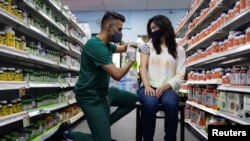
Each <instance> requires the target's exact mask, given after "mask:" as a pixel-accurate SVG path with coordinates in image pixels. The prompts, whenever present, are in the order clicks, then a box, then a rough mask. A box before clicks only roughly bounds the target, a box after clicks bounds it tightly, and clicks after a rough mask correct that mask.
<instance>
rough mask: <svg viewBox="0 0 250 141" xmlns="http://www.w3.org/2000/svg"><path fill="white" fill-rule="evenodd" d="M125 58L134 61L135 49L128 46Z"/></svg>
mask: <svg viewBox="0 0 250 141" xmlns="http://www.w3.org/2000/svg"><path fill="white" fill-rule="evenodd" d="M126 53H127V59H128V60H130V61H136V49H135V48H133V47H130V46H128V48H127V52H126Z"/></svg>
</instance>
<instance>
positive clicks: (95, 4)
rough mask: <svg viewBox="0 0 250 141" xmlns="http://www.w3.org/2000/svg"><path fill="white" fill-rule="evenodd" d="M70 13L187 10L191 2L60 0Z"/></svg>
mask: <svg viewBox="0 0 250 141" xmlns="http://www.w3.org/2000/svg"><path fill="white" fill-rule="evenodd" d="M61 1H62V3H63V4H64V5H68V6H69V9H70V10H71V11H106V10H159V9H172V10H173V9H189V8H190V4H191V2H192V0H61Z"/></svg>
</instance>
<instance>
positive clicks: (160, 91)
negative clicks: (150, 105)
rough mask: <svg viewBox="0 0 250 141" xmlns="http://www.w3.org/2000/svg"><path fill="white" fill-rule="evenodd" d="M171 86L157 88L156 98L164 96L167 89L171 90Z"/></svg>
mask: <svg viewBox="0 0 250 141" xmlns="http://www.w3.org/2000/svg"><path fill="white" fill-rule="evenodd" d="M170 87H171V86H170V85H169V84H166V85H162V86H161V87H159V88H157V89H156V90H155V96H156V97H157V98H159V97H161V95H162V94H163V92H164V91H166V90H167V89H169V88H170Z"/></svg>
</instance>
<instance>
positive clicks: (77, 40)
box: [69, 33, 84, 46]
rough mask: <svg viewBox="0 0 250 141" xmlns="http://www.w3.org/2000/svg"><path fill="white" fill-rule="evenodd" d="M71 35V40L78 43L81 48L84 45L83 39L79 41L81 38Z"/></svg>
mask: <svg viewBox="0 0 250 141" xmlns="http://www.w3.org/2000/svg"><path fill="white" fill-rule="evenodd" d="M69 35H70V37H71V39H73V40H74V41H75V42H77V43H78V44H79V45H80V46H83V45H84V43H83V39H79V38H77V37H76V36H75V35H73V34H71V33H69Z"/></svg>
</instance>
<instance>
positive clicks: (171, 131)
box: [138, 87, 179, 141]
mask: <svg viewBox="0 0 250 141" xmlns="http://www.w3.org/2000/svg"><path fill="white" fill-rule="evenodd" d="M138 95H139V101H140V102H141V103H142V104H143V110H142V136H143V141H153V138H154V133H155V123H156V113H157V112H158V111H159V109H158V104H159V103H162V105H163V107H164V112H165V114H166V116H165V125H164V131H165V136H164V140H165V141H176V132H177V127H178V109H179V106H178V103H179V97H178V95H177V94H176V92H175V91H173V90H172V89H168V90H166V91H165V92H164V93H163V94H162V95H161V97H160V98H157V97H155V96H150V95H145V94H144V87H141V88H140V89H139V93H138Z"/></svg>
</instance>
